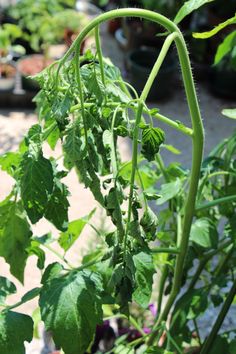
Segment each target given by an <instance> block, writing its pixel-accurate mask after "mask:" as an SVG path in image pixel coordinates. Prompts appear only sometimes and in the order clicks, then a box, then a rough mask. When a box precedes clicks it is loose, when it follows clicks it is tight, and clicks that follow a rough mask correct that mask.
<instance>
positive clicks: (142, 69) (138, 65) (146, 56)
mask: <svg viewBox="0 0 236 354" xmlns="http://www.w3.org/2000/svg"><path fill="white" fill-rule="evenodd" d="M158 54H159V52H158V50H156V49H153V48H144V47H143V48H140V49H136V50H134V51H132V52H130V53H129V55H128V61H127V66H128V70H129V74H130V83H131V85H132V86H134V88H135V89H136V91H137V92H138V94H140V93H141V92H142V90H143V88H144V85H145V83H146V81H147V79H148V77H149V74H150V72H151V70H152V68H153V65H154V64H155V61H156V59H157V57H158ZM176 67H177V61H176V59H175V57H174V56H173V54H172V53H170V54H168V55H167V57H166V59H165V61H164V63H163V64H162V66H161V69H160V71H159V73H158V75H157V77H156V79H155V81H154V83H153V85H152V87H151V90H150V92H149V95H148V100H149V101H155V100H158V99H164V98H168V97H169V96H170V95H171V93H172V90H173V79H174V77H175V73H176Z"/></svg>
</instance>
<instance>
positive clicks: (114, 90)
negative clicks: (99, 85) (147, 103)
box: [106, 82, 130, 103]
mask: <svg viewBox="0 0 236 354" xmlns="http://www.w3.org/2000/svg"><path fill="white" fill-rule="evenodd" d="M106 92H107V93H108V94H110V95H112V96H114V98H115V99H114V101H115V100H117V101H118V102H120V103H129V102H130V98H129V97H128V96H127V95H126V93H125V92H124V91H122V89H121V88H120V87H119V86H117V85H115V84H113V83H111V82H109V83H108V84H107V85H106Z"/></svg>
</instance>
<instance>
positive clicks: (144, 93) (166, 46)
mask: <svg viewBox="0 0 236 354" xmlns="http://www.w3.org/2000/svg"><path fill="white" fill-rule="evenodd" d="M176 36H177V33H176V32H174V33H172V34H170V35H169V36H168V37H167V38H166V40H165V42H164V44H163V47H162V49H161V51H160V53H159V56H158V58H157V60H156V62H155V64H154V66H153V68H152V71H151V73H150V75H149V78H148V80H147V82H146V84H145V86H144V89H143V91H142V93H141V96H140V100H139V103H138V109H137V113H136V120H135V127H134V133H133V148H132V170H131V177H130V192H129V202H128V216H127V227H126V232H125V237H124V260H125V257H126V250H127V239H128V232H129V225H130V221H131V211H132V201H133V192H134V181H135V172H136V169H137V159H138V134H139V124H140V122H141V118H142V113H143V106H144V104H143V102H145V101H146V99H147V96H148V94H149V91H150V89H151V87H152V84H153V82H154V80H155V78H156V76H157V74H158V72H159V70H160V67H161V65H162V63H163V61H164V59H165V57H166V54H167V53H168V50H169V48H170V46H171V44H172V42H173V41H174V40H175V38H176Z"/></svg>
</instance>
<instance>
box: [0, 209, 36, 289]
mask: <svg viewBox="0 0 236 354" xmlns="http://www.w3.org/2000/svg"><path fill="white" fill-rule="evenodd" d="M0 219H2V225H0V256H1V257H4V258H5V260H6V262H7V263H8V264H9V265H10V270H11V273H12V275H14V276H15V277H16V278H17V279H19V280H20V281H21V282H23V278H24V268H25V264H26V259H27V258H28V254H27V252H26V248H27V247H28V246H29V245H30V237H31V235H32V232H31V229H30V225H29V223H28V221H27V219H26V216H25V214H24V212H23V210H22V207H21V206H20V204H19V203H17V204H14V203H12V202H9V203H8V204H6V205H4V206H3V207H0Z"/></svg>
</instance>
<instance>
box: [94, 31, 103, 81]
mask: <svg viewBox="0 0 236 354" xmlns="http://www.w3.org/2000/svg"><path fill="white" fill-rule="evenodd" d="M95 41H96V48H97V54H98V60H99V67H100V71H101V78H102V83H103V85H104V86H105V72H104V64H103V56H102V48H101V43H100V36H99V26H97V27H96V28H95Z"/></svg>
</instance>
